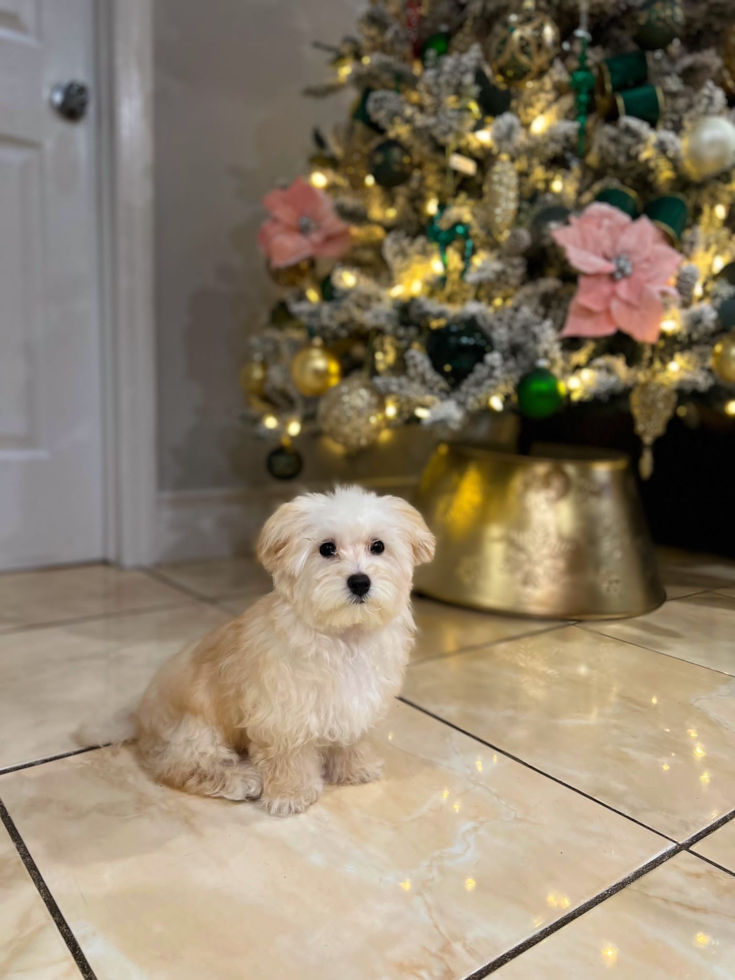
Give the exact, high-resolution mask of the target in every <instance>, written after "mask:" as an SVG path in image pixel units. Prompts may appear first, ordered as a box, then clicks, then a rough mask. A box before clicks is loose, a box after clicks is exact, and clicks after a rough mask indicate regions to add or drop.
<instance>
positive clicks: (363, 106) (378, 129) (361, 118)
mask: <svg viewBox="0 0 735 980" xmlns="http://www.w3.org/2000/svg"><path fill="white" fill-rule="evenodd" d="M373 92H374V89H371V88H366V89H363V92H362V95H361V96H360V98H359V99H358V100H357V102H356V103H355V107H354V109H353V110H352V118H353V119H354V120H355V121H356V122H361V123H362V124H363V126H367V127H368V129H372V130H373V132H375V133H384V132H385V130H384V129H383V127H382V126H381V125H380V124H379V123H376V122H374V121H373V119H372V117H371V115H370V113H369V112H368V108H367V104H368V99H369V98H370V96H371V95H372V94H373Z"/></svg>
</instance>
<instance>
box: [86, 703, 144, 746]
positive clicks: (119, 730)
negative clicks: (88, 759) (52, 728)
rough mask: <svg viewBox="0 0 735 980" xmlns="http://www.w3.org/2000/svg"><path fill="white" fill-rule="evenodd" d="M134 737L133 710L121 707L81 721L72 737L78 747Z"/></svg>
mask: <svg viewBox="0 0 735 980" xmlns="http://www.w3.org/2000/svg"><path fill="white" fill-rule="evenodd" d="M134 737H135V711H134V710H133V709H132V708H130V707H127V708H121V709H120V710H119V711H116V712H114V714H112V715H108V716H107V717H106V718H99V719H95V720H92V721H85V722H83V723H82V724H81V725H80V726H79V728H77V730H76V731H75V732H74V734H73V735H72V738H73V739H74V741H75V742H76V743H77V745H79V746H80V748H85V749H86V748H91V747H92V746H100V745H112V744H113V743H117V742H129V741H130V739H131V738H134Z"/></svg>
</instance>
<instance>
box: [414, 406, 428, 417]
mask: <svg viewBox="0 0 735 980" xmlns="http://www.w3.org/2000/svg"><path fill="white" fill-rule="evenodd" d="M413 414H414V415H415V416H416V418H417V419H428V417H429V416H430V415H431V412H430V411H429V409H428V408H424V406H423V405H419V406H418V408H414V410H413Z"/></svg>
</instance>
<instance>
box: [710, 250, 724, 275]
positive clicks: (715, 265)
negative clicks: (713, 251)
mask: <svg viewBox="0 0 735 980" xmlns="http://www.w3.org/2000/svg"><path fill="white" fill-rule="evenodd" d="M724 268H725V260H724V258H723V257H722V256H721V255H715V257H714V259H713V260H712V271H713V272H714V274H715V275H717V273H718V272H722V270H723V269H724Z"/></svg>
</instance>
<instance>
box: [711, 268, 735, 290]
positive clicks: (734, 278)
mask: <svg viewBox="0 0 735 980" xmlns="http://www.w3.org/2000/svg"><path fill="white" fill-rule="evenodd" d="M715 279H721V280H724V281H725V282H729V283H730V285H731V286H735V262H728V263H727V265H725V266H723V267H722V268H721V269H720V271H719V272H718V273H717V275H716V276H715Z"/></svg>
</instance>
